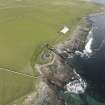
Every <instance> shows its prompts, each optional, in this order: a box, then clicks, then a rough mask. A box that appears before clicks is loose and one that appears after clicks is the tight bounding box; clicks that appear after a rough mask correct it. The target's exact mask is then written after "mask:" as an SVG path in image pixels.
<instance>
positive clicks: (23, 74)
mask: <svg viewBox="0 0 105 105" xmlns="http://www.w3.org/2000/svg"><path fill="white" fill-rule="evenodd" d="M1 69H2V70H5V71H8V72H11V73H14V74H18V75H21V76H25V77H30V78H34V79H37V78H39V76H38V77H35V76H32V75H29V74H25V73H22V72H17V71H13V70H9V69H5V68H0V70H1Z"/></svg>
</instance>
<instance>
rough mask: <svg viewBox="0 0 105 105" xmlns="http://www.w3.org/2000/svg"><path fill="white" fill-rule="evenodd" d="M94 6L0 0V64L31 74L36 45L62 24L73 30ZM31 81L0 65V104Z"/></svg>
mask: <svg viewBox="0 0 105 105" xmlns="http://www.w3.org/2000/svg"><path fill="white" fill-rule="evenodd" d="M96 8H97V6H95V5H93V4H89V3H84V2H80V0H17V1H16V0H0V67H1V68H8V69H10V70H13V71H16V72H22V73H28V74H32V75H33V71H32V69H30V67H29V64H30V59H31V57H32V54H33V52H34V51H35V48H37V46H39V45H40V43H43V42H45V41H50V40H51V41H52V40H54V39H56V37H58V33H57V32H58V31H59V29H61V27H62V26H64V25H67V26H69V27H70V28H71V31H72V30H73V29H74V28H75V26H76V25H77V24H78V22H79V21H80V19H81V18H82V17H83V16H85V15H87V14H89V13H92V12H94V11H95V10H96ZM65 38H66V35H65ZM39 49H40V48H39ZM36 52H37V51H36ZM33 81H34V79H33V78H32V77H27V76H25V75H22V74H17V73H13V72H11V71H8V70H5V69H0V105H6V104H7V103H9V102H12V101H13V100H15V99H18V98H19V97H21V96H23V95H25V94H26V93H29V92H30V91H32V89H33V88H32V87H33Z"/></svg>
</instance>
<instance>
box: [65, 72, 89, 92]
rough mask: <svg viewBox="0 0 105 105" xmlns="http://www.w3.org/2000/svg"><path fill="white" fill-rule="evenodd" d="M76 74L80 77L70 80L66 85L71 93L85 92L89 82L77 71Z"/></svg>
mask: <svg viewBox="0 0 105 105" xmlns="http://www.w3.org/2000/svg"><path fill="white" fill-rule="evenodd" d="M75 74H76V75H77V77H78V79H77V80H74V81H72V82H69V83H68V84H67V85H66V89H67V91H68V92H70V93H75V94H81V93H84V92H85V89H86V87H87V83H86V82H85V81H84V80H83V79H82V78H81V77H80V76H79V74H77V73H76V72H75Z"/></svg>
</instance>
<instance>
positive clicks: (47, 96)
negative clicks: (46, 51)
mask: <svg viewBox="0 0 105 105" xmlns="http://www.w3.org/2000/svg"><path fill="white" fill-rule="evenodd" d="M91 26H92V24H91V21H90V20H89V19H88V18H87V17H84V18H83V19H82V21H81V23H80V24H79V25H78V26H77V28H76V30H75V31H74V32H73V34H72V37H71V36H70V37H69V38H68V39H67V40H66V41H65V42H64V43H60V44H58V45H56V46H55V48H56V49H57V51H58V53H59V51H60V53H59V54H60V55H63V56H64V57H65V58H66V57H68V56H70V55H72V54H73V53H74V51H75V50H79V51H82V50H83V49H84V45H85V43H86V37H87V35H88V32H89V31H90V29H91ZM35 67H37V70H38V71H39V73H40V76H41V80H40V81H39V87H37V93H36V95H34V97H32V100H31V101H30V102H28V103H27V104H26V105H66V103H65V100H64V96H63V93H64V91H65V85H66V84H67V83H68V82H69V81H72V80H73V79H74V78H75V75H74V73H73V68H72V67H71V66H70V65H68V64H66V63H65V61H64V59H62V58H61V57H60V56H58V55H56V54H55V58H54V59H53V61H52V62H51V63H48V64H45V65H37V66H35Z"/></svg>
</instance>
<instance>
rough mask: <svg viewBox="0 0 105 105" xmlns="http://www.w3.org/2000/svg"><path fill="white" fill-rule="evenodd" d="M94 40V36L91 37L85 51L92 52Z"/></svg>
mask: <svg viewBox="0 0 105 105" xmlns="http://www.w3.org/2000/svg"><path fill="white" fill-rule="evenodd" d="M92 42H93V38H92V37H91V38H90V39H89V41H88V42H87V44H86V46H85V51H84V52H85V53H92V48H91V45H92Z"/></svg>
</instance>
